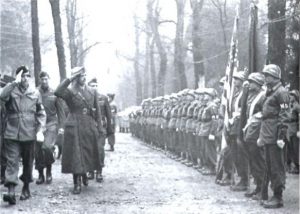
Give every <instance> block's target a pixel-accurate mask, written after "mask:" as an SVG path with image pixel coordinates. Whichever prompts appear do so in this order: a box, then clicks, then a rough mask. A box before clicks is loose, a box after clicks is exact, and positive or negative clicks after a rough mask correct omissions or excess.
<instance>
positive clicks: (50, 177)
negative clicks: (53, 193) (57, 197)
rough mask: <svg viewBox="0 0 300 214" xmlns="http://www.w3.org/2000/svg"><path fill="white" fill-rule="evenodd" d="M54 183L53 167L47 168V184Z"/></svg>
mask: <svg viewBox="0 0 300 214" xmlns="http://www.w3.org/2000/svg"><path fill="white" fill-rule="evenodd" d="M51 182H52V165H49V166H47V168H46V184H51Z"/></svg>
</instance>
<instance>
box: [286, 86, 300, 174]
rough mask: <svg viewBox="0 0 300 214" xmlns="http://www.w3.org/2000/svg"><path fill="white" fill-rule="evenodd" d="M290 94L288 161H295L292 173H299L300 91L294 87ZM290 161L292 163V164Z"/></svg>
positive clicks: (291, 169)
mask: <svg viewBox="0 0 300 214" xmlns="http://www.w3.org/2000/svg"><path fill="white" fill-rule="evenodd" d="M289 94H290V112H289V121H288V126H289V127H288V134H287V136H288V140H289V142H288V145H287V147H288V154H287V156H288V157H287V158H288V161H290V162H291V163H294V168H292V167H290V168H289V169H290V171H289V172H290V173H292V174H299V138H298V137H297V132H299V96H300V94H299V91H298V90H296V89H294V90H292V91H290V92H289ZM291 163H290V164H291Z"/></svg>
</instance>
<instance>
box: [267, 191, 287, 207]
mask: <svg viewBox="0 0 300 214" xmlns="http://www.w3.org/2000/svg"><path fill="white" fill-rule="evenodd" d="M263 207H264V208H268V209H276V208H280V207H283V200H282V188H276V189H275V190H274V196H273V197H272V198H271V199H270V200H268V201H266V202H265V203H264V204H263Z"/></svg>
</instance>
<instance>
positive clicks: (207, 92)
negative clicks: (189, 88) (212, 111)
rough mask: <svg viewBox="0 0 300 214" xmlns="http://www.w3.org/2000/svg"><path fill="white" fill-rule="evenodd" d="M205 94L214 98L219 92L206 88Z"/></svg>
mask: <svg viewBox="0 0 300 214" xmlns="http://www.w3.org/2000/svg"><path fill="white" fill-rule="evenodd" d="M204 94H208V95H209V96H211V97H212V98H214V97H216V96H217V91H216V90H215V89H214V88H205V89H204Z"/></svg>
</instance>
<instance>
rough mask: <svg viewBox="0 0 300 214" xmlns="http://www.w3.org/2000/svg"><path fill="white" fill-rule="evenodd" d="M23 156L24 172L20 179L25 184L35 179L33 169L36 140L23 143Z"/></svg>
mask: <svg viewBox="0 0 300 214" xmlns="http://www.w3.org/2000/svg"><path fill="white" fill-rule="evenodd" d="M21 158H22V163H23V173H22V175H21V176H20V179H21V180H22V181H23V183H25V184H29V183H30V182H32V181H33V179H32V169H33V159H34V141H30V142H25V143H23V142H22V145H21Z"/></svg>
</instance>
